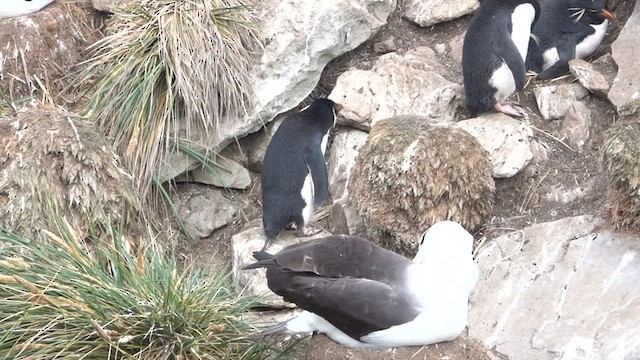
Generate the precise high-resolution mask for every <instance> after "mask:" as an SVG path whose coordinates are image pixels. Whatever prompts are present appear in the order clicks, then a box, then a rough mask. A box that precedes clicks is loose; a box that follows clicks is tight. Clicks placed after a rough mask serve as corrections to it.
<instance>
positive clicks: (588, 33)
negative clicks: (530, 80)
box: [526, 0, 613, 79]
mask: <svg viewBox="0 0 640 360" xmlns="http://www.w3.org/2000/svg"><path fill="white" fill-rule="evenodd" d="M612 19H613V14H611V13H610V12H609V11H608V10H606V9H605V7H604V4H603V2H602V0H554V1H551V0H547V1H544V2H543V3H542V10H541V16H540V21H538V22H537V23H536V24H535V25H534V26H533V29H532V33H533V34H534V35H535V37H536V39H537V41H531V42H530V44H529V51H528V56H527V61H526V65H527V69H529V70H532V71H535V72H537V73H539V74H538V78H540V79H552V78H554V77H558V76H561V75H564V74H566V73H567V72H569V61H570V60H572V59H575V58H584V57H587V56H589V55H591V54H592V53H593V52H594V51H595V50H596V48H597V47H598V46H599V45H600V43H601V42H602V38H603V37H604V35H605V32H606V29H607V26H608V21H609V20H612Z"/></svg>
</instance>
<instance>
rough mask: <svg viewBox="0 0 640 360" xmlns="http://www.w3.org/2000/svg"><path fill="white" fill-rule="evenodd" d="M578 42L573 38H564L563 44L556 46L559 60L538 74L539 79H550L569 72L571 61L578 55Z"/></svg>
mask: <svg viewBox="0 0 640 360" xmlns="http://www.w3.org/2000/svg"><path fill="white" fill-rule="evenodd" d="M576 45H577V42H576V41H575V40H572V39H563V44H562V46H558V47H556V50H557V51H558V61H556V63H555V64H553V65H551V66H550V67H548V68H547V69H545V70H544V71H542V72H540V73H539V74H538V79H540V80H549V79H554V78H557V77H559V76H562V75H565V74H568V73H569V61H570V60H572V59H573V58H575V57H576Z"/></svg>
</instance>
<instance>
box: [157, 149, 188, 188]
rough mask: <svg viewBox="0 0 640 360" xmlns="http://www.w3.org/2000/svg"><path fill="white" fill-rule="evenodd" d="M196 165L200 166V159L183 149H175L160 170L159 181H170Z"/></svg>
mask: <svg viewBox="0 0 640 360" xmlns="http://www.w3.org/2000/svg"><path fill="white" fill-rule="evenodd" d="M196 167H198V160H196V159H194V158H193V157H191V156H189V155H187V154H185V153H183V152H181V151H175V152H173V153H171V154H170V155H169V156H168V157H167V158H165V160H164V163H163V164H162V166H161V167H160V169H159V171H158V181H159V182H160V183H163V182H165V181H169V180H171V179H174V178H176V177H177V176H179V175H180V174H183V173H184V172H185V171H189V170H193V169H195V168H196Z"/></svg>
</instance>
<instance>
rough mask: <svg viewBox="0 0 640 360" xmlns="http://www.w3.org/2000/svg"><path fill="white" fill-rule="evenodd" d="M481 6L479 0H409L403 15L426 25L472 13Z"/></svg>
mask: <svg viewBox="0 0 640 360" xmlns="http://www.w3.org/2000/svg"><path fill="white" fill-rule="evenodd" d="M479 6H480V3H479V2H478V0H460V1H440V0H407V1H405V2H404V13H403V17H404V18H406V19H408V20H410V21H412V22H414V23H416V24H418V25H419V26H422V27H425V26H431V25H434V24H438V23H441V22H445V21H449V20H453V19H457V18H459V17H461V16H464V15H467V14H470V13H472V12H473V11H475V10H476V9H477V8H478V7H479Z"/></svg>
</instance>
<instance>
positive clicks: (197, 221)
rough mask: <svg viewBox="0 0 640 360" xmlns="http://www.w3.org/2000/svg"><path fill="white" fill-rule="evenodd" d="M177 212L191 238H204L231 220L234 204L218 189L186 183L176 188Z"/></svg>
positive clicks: (234, 212)
mask: <svg viewBox="0 0 640 360" xmlns="http://www.w3.org/2000/svg"><path fill="white" fill-rule="evenodd" d="M176 195H177V198H176V203H177V207H178V213H179V214H180V216H181V217H182V219H183V220H184V223H185V225H186V231H187V233H188V234H189V236H191V237H193V238H206V237H208V236H209V235H211V233H212V232H213V231H214V230H216V229H219V228H221V227H223V226H225V225H227V224H229V223H230V222H231V221H233V217H234V216H235V215H236V205H235V204H234V203H233V201H231V200H229V199H227V198H226V197H224V195H222V191H221V190H219V189H214V188H210V187H207V186H202V185H198V184H186V185H185V186H180V187H178V189H177V190H176Z"/></svg>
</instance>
